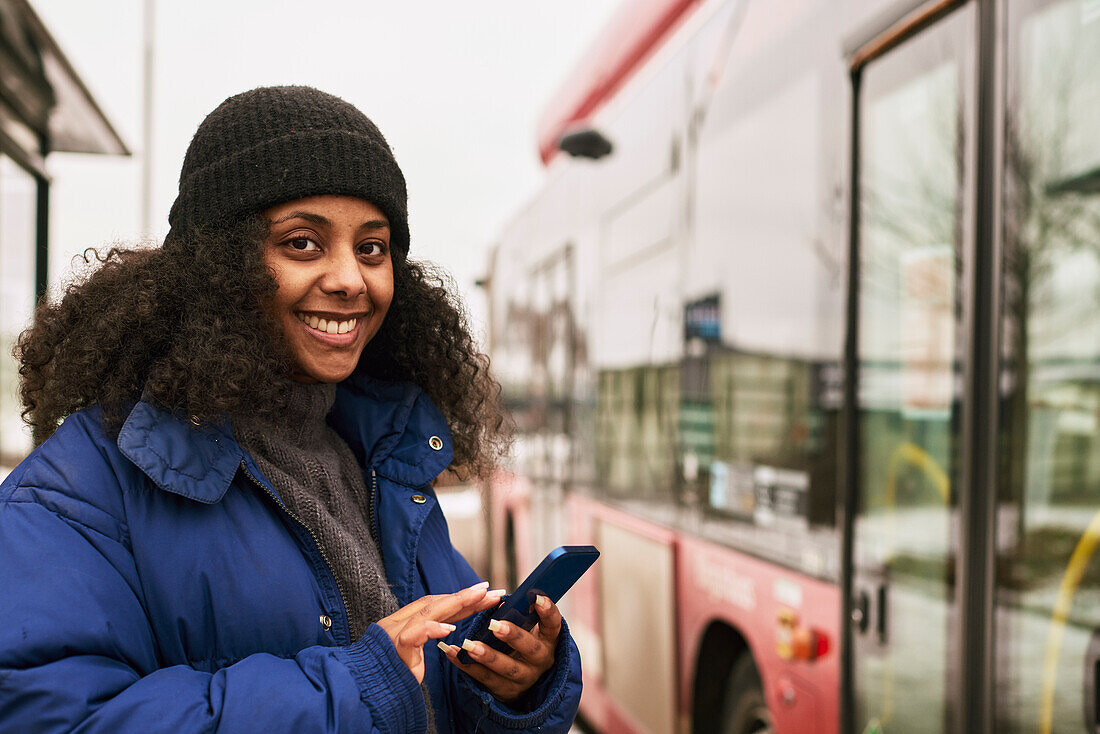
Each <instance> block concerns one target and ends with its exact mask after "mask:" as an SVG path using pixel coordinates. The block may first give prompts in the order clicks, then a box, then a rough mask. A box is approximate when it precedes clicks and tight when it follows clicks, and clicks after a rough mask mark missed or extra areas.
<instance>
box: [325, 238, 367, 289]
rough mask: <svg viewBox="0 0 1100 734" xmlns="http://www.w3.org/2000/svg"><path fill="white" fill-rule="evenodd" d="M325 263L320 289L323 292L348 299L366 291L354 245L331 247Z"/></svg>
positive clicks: (365, 283)
mask: <svg viewBox="0 0 1100 734" xmlns="http://www.w3.org/2000/svg"><path fill="white" fill-rule="evenodd" d="M327 265H328V267H327V268H326V269H325V273H324V275H323V276H322V278H321V290H323V291H324V292H325V293H329V294H332V295H335V296H343V297H344V298H349V299H350V298H358V297H360V296H361V295H363V294H364V293H366V292H367V282H366V279H365V278H364V277H363V271H362V269H361V268H360V263H359V259H358V258H357V257H356V256H355V247H354V245H351V246H347V247H336V248H333V250H332V251H331V253H330V255H329V257H328V263H327Z"/></svg>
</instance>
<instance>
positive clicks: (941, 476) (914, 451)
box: [886, 441, 951, 507]
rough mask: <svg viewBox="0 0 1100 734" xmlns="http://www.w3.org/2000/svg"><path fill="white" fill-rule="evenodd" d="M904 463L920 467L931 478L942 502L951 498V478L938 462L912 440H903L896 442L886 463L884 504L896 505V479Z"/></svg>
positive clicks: (945, 502) (888, 505) (946, 501)
mask: <svg viewBox="0 0 1100 734" xmlns="http://www.w3.org/2000/svg"><path fill="white" fill-rule="evenodd" d="M904 464H912V465H913V466H915V467H917V468H918V469H920V470H921V471H922V472H924V473H925V474H926V475H928V478H929V479H931V480H932V484H933V486H935V488H936V491H937V492H939V493H940V498H941V499H943V503H944V504H947V503H948V502H949V501H950V499H951V480H950V479H948V477H947V472H945V471H944V470H943V469H941V468H940V465H939V463H937V461H936V460H935V459H933V458H932V455H931V454H929V453H928V452H927V451H925V450H924V449H922V448H921V447H920V446H918V445H917V444H915V443H913V442H912V441H903V442H902V443H900V444H898V447H897V448H896V449H894V453H892V454H890V462H889V463H888V464H887V469H886V506H887V507H893V506H896V505H897V502H898V499H897V492H898V488H897V481H898V470H899V469H900V468H901V467H902V466H903V465H904Z"/></svg>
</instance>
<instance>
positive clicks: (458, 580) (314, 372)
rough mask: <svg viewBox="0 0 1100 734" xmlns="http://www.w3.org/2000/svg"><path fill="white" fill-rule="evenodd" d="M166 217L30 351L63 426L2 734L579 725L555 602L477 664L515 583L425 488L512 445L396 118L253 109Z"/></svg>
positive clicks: (38, 425) (12, 630)
mask: <svg viewBox="0 0 1100 734" xmlns="http://www.w3.org/2000/svg"><path fill="white" fill-rule="evenodd" d="M169 221H170V224H171V230H170V232H169V234H168V236H167V237H166V239H165V244H164V246H163V247H162V248H159V249H155V250H130V251H126V250H121V251H120V250H112V251H110V252H109V253H108V254H107V255H106V256H105V257H103V258H102V259H101V262H102V265H101V267H100V268H99V269H98V270H97V271H96V272H95V273H94V274H93V275H92V276H91V277H90V278H88V279H87V281H86V282H84V283H81V284H78V285H74V286H71V287H69V289H68V290H67V292H66V293H65V296H64V298H63V299H62V301H61V302H60V303H59V304H56V305H44V306H42V307H41V308H40V309H39V311H38V313H37V314H36V319H35V324H34V326H33V327H32V328H31V329H29V330H28V331H27V332H25V333H24V334H23V335H22V337H21V338H20V341H19V344H18V347H17V356H18V357H19V359H20V360H21V375H22V376H23V383H22V388H21V396H22V399H23V402H24V405H25V416H26V417H27V420H28V422H29V423H30V424H31V426H32V427H33V428H34V430H35V432H36V435H38V437H39V438H40V439H41V438H45V437H47V436H48V438H46V440H45V441H44V442H43V443H41V445H39V446H38V448H37V449H35V451H34V452H33V453H32V454H31V455H30V456H29V457H28V458H27V459H26V460H24V461H23V462H22V463H21V464H20V465H19V466H18V467H17V468H16V469H15V470H14V471H13V472H12V473H11V475H9V476H8V478H7V479H6V480H5V481H4V483H3V485H2V489H0V558H3V559H4V560H3V563H2V564H0V622H2V623H0V712H2V715H0V730H3V731H69V730H72V729H77V728H79V729H80V731H88V732H93V731H95V732H100V731H102V732H123V731H135V732H151V731H172V732H183V731H214V730H216V731H257V732H276V731H293V732H308V731H326V732H327V731H368V730H370V729H375V730H378V731H381V732H395V733H398V732H421V731H425V730H427V731H437V732H452V731H475V730H476V731H481V732H492V731H504V730H536V729H537V730H540V731H551V732H553V731H565V730H567V729H568V727H569V724H570V723H571V721H572V718H573V716H574V714H575V712H576V707H577V701H578V698H579V695H580V662H579V657H578V655H577V652H576V648H575V646H574V644H573V642H572V640H571V639H570V637H569V634H568V631H567V628H566V627H565V625H564V623H563V622H562V621H561V617H560V615H559V614H558V611H557V608H556V607H555V606H554V605H553V604H552V603H550V602H549V600H547V599H544V598H540V600H539V604H538V607H539V610H538V611H539V617H540V622H539V625H538V626H537V627H536V629H535V630H533V631H532V632H530V633H529V632H525V631H524V630H521V629H518V628H516V627H515V626H514V625H507V624H506V625H504V626H503V627H501V628H499V629H497V631H496V633H495V634H497V636H498V637H500V638H501V639H504V640H506V641H507V642H509V644H511V645H512V647H513V649H514V652H513V653H512V655H510V656H506V655H502V654H498V653H495V652H494V651H492V650H491V649H489V648H488V647H487V646H485V645H482V644H481V643H472V644H471V643H468V642H467V643H465V644H466V645H467V646H468V649H470V651H471V654H472V655H473V658H474V660H475V662H474V663H471V664H469V665H463V664H461V663H459V662H458V660H457V657H456V652H457V650H458V647H457V645H459V644H463V641H464V640H465V635H464V633H465V631H466V630H468V629H470V626H471V625H472V624H474V623H475V622H476V621H477V617H476V616H474V615H476V614H478V613H481V614H487V613H488V611H487V610H488V609H490V608H491V607H493V606H495V605H496V604H497V603H499V600H500V594H501V592H494V591H488V590H487V584H484V583H478V582H479V579H478V578H477V576H476V575H475V574H474V573H473V571H472V570H471V569H470V567H469V565H468V564H467V563H466V562H465V561H464V560H463V559H462V557H461V556H460V555H459V554H458V553H457V552H456V551H455V550H454V549H453V547H452V546H451V543H450V539H449V536H448V533H447V526H446V522H445V521H444V518H443V515H442V513H441V511H440V509H439V507H438V505H437V503H436V500H435V496H434V494H433V492H432V489H431V486H430V485H431V482H432V481H433V480H434V479H435V477H436V476H437V475H438V474H439V473H440V472H441V471H443V470H444V469H446V468H447V467H448V466H450V467H452V468H454V469H456V470H459V471H464V472H471V473H480V472H483V471H485V470H486V469H487V468H488V467H489V466H490V465H491V464H492V462H493V460H494V459H495V458H496V457H497V456H498V455H499V450H500V448H501V447H502V445H503V440H504V439H503V436H502V432H501V430H500V427H501V424H502V420H501V415H500V413H499V409H498V402H497V399H496V397H497V394H498V390H497V388H496V386H495V383H494V382H493V381H492V379H491V378H490V377H489V376H488V373H487V371H486V369H487V364H486V360H485V358H484V356H482V355H480V354H479V353H478V352H477V351H476V349H475V348H474V346H473V343H472V340H471V338H470V335H469V332H468V331H467V329H466V327H465V325H464V320H463V318H462V314H461V311H460V310H459V309H458V308H457V307H456V306H455V305H454V304H453V302H452V300H451V298H450V296H449V295H448V293H447V292H446V290H445V289H444V288H443V285H442V282H441V281H440V280H439V278H438V277H436V276H433V275H432V274H431V272H430V271H429V270H427V269H426V268H425V267H423V266H421V265H418V264H416V263H414V262H412V261H410V260H408V259H407V253H408V249H409V232H408V224H407V214H406V193H405V182H404V178H403V176H402V174H401V171H400V169H399V168H398V167H397V163H396V161H395V160H394V158H393V155H392V153H391V151H390V149H389V147H388V145H387V144H386V142H385V140H384V139H383V137H382V135H381V134H380V133H379V132H378V129H377V128H376V127H375V126H374V125H373V123H371V121H370V120H368V119H367V118H366V117H365V116H364V115H363V114H362V113H361V112H359V111H358V110H356V109H355V108H354V107H352V106H351V105H349V104H347V103H346V102H344V101H342V100H340V99H337V98H336V97H332V96H330V95H327V94H324V93H322V92H319V91H317V90H315V89H311V88H307V87H275V88H263V89H256V90H253V91H251V92H246V93H244V94H240V95H237V96H235V97H231V98H230V99H228V100H226V101H225V102H223V103H222V104H221V105H220V106H219V107H218V108H217V109H216V110H214V112H212V113H211V114H210V115H209V116H208V117H207V118H206V120H205V121H204V122H203V123H202V125H200V127H199V129H198V131H197V132H196V134H195V137H194V139H193V140H192V142H191V145H190V147H189V148H188V151H187V155H186V157H185V160H184V164H183V170H182V173H181V175H180V187H179V195H178V197H177V199H176V202H175V203H174V205H173V206H172V210H171V214H170V216H169ZM66 416H67V417H66ZM51 434H52V435H51ZM436 640H438V641H439V643H438V646H436V644H426V643H429V641H436Z"/></svg>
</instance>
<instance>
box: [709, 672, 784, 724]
mask: <svg viewBox="0 0 1100 734" xmlns="http://www.w3.org/2000/svg"><path fill="white" fill-rule="evenodd" d="M773 731H774V729H773V728H772V715H771V712H770V711H768V705H767V704H766V703H764V688H763V684H761V682H760V674H759V673H758V672H756V666H755V665H754V664H753V662H752V656H751V655H748V654H745V655H742V656H741V657H740V658H738V659H737V662H736V663H735V664H734V666H733V670H732V671H731V672H730V683H729V687H728V688H727V689H726V701H725V711H724V713H723V716H722V734H772V732H773Z"/></svg>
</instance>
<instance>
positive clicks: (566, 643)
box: [459, 610, 580, 729]
mask: <svg viewBox="0 0 1100 734" xmlns="http://www.w3.org/2000/svg"><path fill="white" fill-rule="evenodd" d="M488 611H490V612H491V611H492V610H488ZM483 614H484V612H483ZM476 621H477V620H475V623H476ZM471 629H474V627H471ZM574 655H576V649H575V648H574V646H573V641H572V639H571V638H570V636H569V626H568V625H567V624H566V623H565V619H562V621H561V634H559V635H558V644H557V646H556V647H555V649H554V665H553V666H552V667H551V668H550V670H548V671H546V673H544V674H543V675H542V677H540V678H539V680H538V681H537V682H536V683H535V685H534V686H532V687H531V689H530V690H529V691H527V693H525V694H524V695H523V696H521V699H520V700H521V701H523V702H524V704H526V705H527V707H529V708H530V709H531V710H527V711H517V710H515V709H513V708H512V707H511V706H509V705H508V704H506V703H503V702H502V701H498V700H497V699H496V698H495V697H494V696H493V695H492V694H491V693H489V691H487V690H486V689H485V688H483V687H482V686H481V684H479V683H477V682H476V681H475V680H474V679H473V678H471V677H469V676H467V675H463V676H462V677H461V678H460V679H459V680H460V681H461V682H462V683H461V684H464V685H465V686H466V687H468V688H469V690H470V692H472V693H473V694H474V695H476V696H477V697H478V698H479V699H480V700H481V704H482V710H483V711H484V715H485V718H487V719H488V720H489V721H491V722H493V723H494V724H497V725H498V726H501V727H503V728H505V729H534V728H537V727H541V726H543V725H544V724H545V723H546V720H547V719H548V718H549V717H550V714H551V713H553V712H555V711H556V709H557V708H558V707H559V706H561V705H562V704H563V701H564V699H565V696H566V693H567V691H568V690H569V677H570V672H571V671H572V669H573V667H574V666H576V665H577V662H576V661H575V660H574V659H573V656H574ZM578 670H579V666H578ZM578 678H579V674H578ZM576 687H577V693H578V697H579V692H580V684H579V680H578V682H577V684H576Z"/></svg>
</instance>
